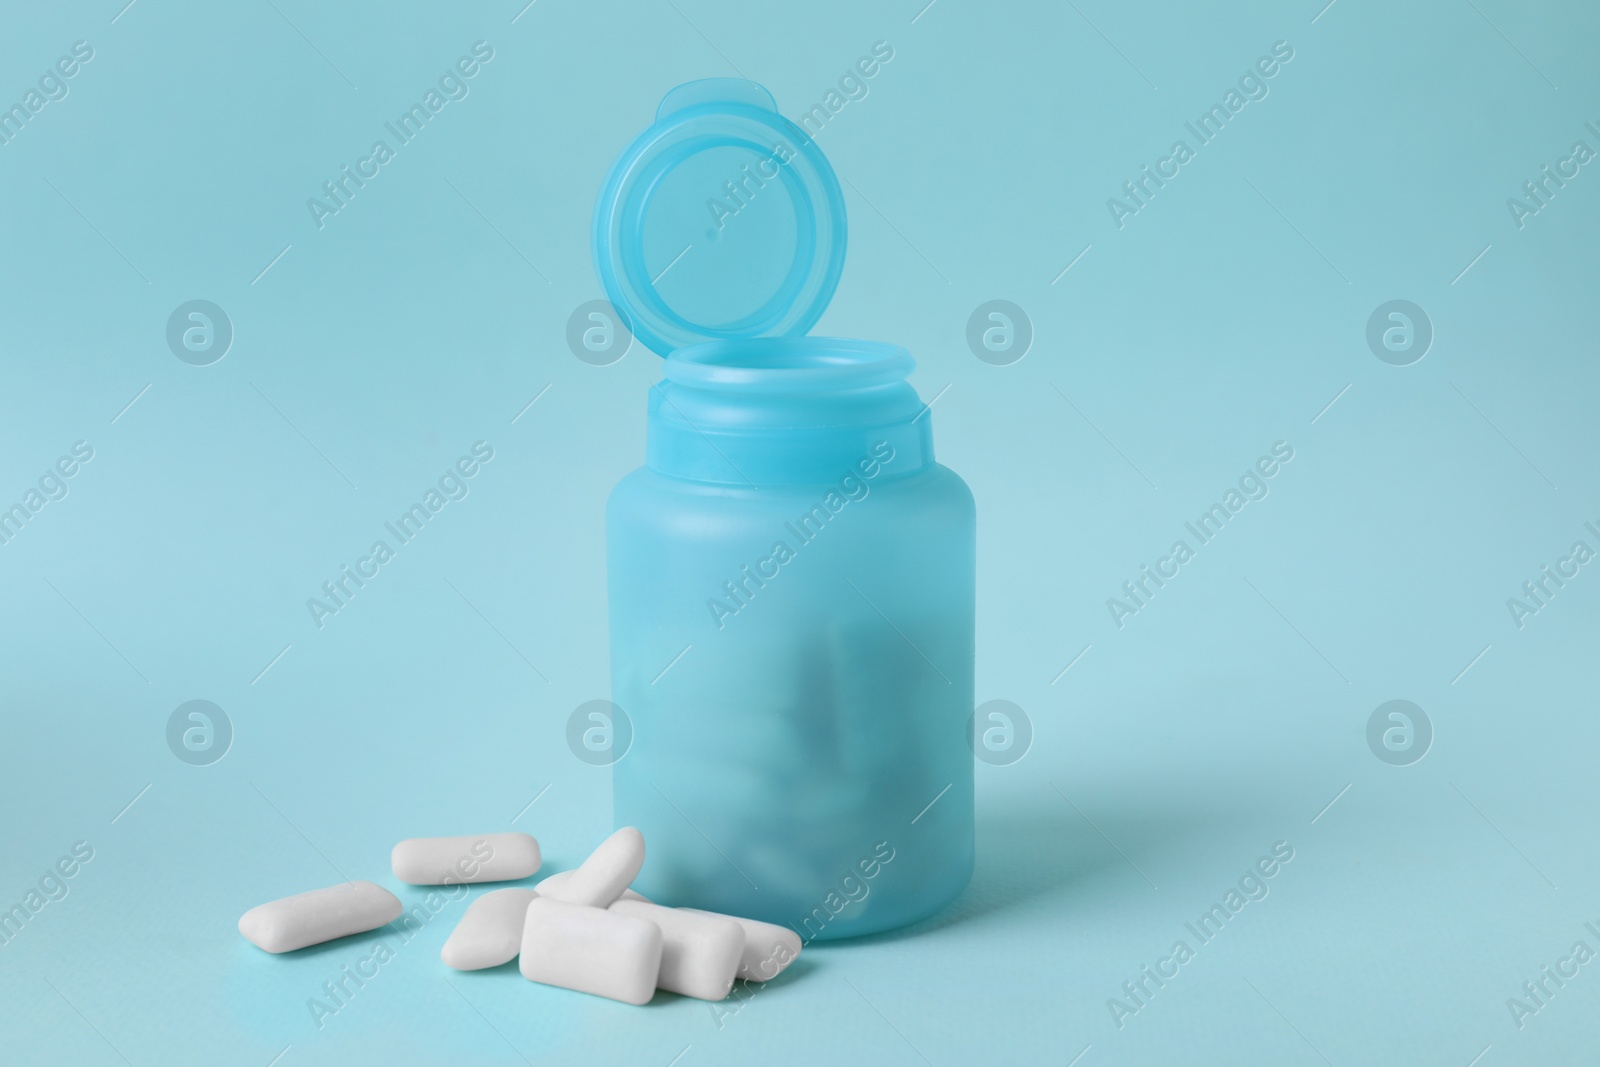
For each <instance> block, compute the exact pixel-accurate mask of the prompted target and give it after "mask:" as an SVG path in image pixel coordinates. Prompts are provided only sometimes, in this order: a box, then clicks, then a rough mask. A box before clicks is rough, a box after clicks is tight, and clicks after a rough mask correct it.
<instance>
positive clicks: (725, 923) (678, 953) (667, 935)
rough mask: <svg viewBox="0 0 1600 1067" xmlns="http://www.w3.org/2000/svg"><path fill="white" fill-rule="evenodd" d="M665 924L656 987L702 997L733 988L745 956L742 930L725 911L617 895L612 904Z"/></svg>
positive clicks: (616, 911)
mask: <svg viewBox="0 0 1600 1067" xmlns="http://www.w3.org/2000/svg"><path fill="white" fill-rule="evenodd" d="M607 910H608V911H610V913H611V914H613V915H625V916H630V917H632V918H635V919H639V920H641V921H644V922H650V923H654V924H655V925H656V926H658V927H660V928H661V973H660V974H659V975H658V976H657V977H656V988H657V989H665V990H667V991H668V992H670V993H681V994H682V995H683V996H686V997H698V998H699V999H701V1000H721V999H722V998H724V997H726V996H727V995H728V991H729V990H730V989H732V988H733V976H734V974H735V973H736V972H737V971H738V970H739V964H740V962H741V961H742V960H743V958H744V945H745V938H744V930H743V929H741V928H740V926H739V924H738V923H736V922H734V921H733V920H732V919H730V918H728V917H727V916H725V915H714V914H712V913H711V912H706V911H690V910H689V909H687V908H663V907H662V906H661V905H659V904H647V903H643V902H641V901H637V900H619V901H617V902H616V903H615V904H612V905H611V907H610V908H609V909H607Z"/></svg>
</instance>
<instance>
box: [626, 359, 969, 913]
mask: <svg viewBox="0 0 1600 1067" xmlns="http://www.w3.org/2000/svg"><path fill="white" fill-rule="evenodd" d="M674 358H676V355H675V356H674ZM669 362H670V360H669ZM669 374H670V370H669ZM873 388H876V389H878V391H879V392H880V393H883V394H884V396H887V394H888V393H890V392H894V390H893V389H891V388H888V387H873ZM898 388H899V389H900V390H901V391H902V392H896V393H894V396H895V398H897V399H895V400H893V402H890V401H888V400H885V399H884V396H880V397H879V398H878V400H876V401H873V402H871V403H865V404H863V403H855V405H854V406H855V408H856V411H855V413H854V414H850V413H848V409H850V408H851V406H852V401H851V400H850V398H848V397H844V398H841V397H839V396H834V397H831V398H830V396H829V395H828V394H829V393H830V392H835V393H836V392H839V391H838V390H833V389H831V387H830V388H827V389H820V390H813V391H812V395H811V396H810V397H809V398H808V399H807V400H806V401H805V402H804V403H801V404H799V406H798V407H795V406H794V405H792V404H790V405H788V406H789V410H788V412H787V413H786V414H781V415H778V416H773V415H772V413H771V412H770V411H767V412H766V413H765V414H762V413H761V412H759V411H758V412H757V413H756V414H754V415H751V414H750V412H749V411H745V410H743V409H742V405H741V402H740V401H739V400H738V399H737V398H736V397H729V396H727V395H719V396H717V397H716V404H715V405H714V407H715V408H716V411H717V412H721V414H715V413H713V414H710V415H708V414H707V411H708V409H705V408H694V400H695V397H694V396H692V395H691V394H692V393H693V390H692V389H691V390H687V391H686V390H684V389H681V388H680V389H678V390H677V391H676V392H675V393H673V392H669V393H667V394H666V395H665V397H664V399H665V402H664V403H662V404H659V405H657V404H653V405H652V406H653V411H652V433H653V434H654V433H655V430H656V425H655V422H656V420H657V419H658V418H661V419H663V420H671V419H674V418H675V417H676V415H683V414H685V412H687V411H688V410H689V409H691V408H693V409H694V411H695V416H694V417H689V416H685V418H686V421H688V422H689V423H692V424H693V426H694V430H695V435H698V436H699V437H702V438H704V439H705V444H706V445H707V446H709V448H710V449H711V450H712V451H715V452H716V453H717V455H718V457H720V458H721V459H723V460H726V462H727V465H728V467H729V468H730V470H738V469H740V461H741V459H742V460H744V461H745V463H744V468H743V469H744V472H745V473H743V474H740V475H738V476H734V475H732V474H729V475H727V476H717V475H712V476H710V477H707V476H706V475H705V472H704V471H703V470H701V471H698V472H697V471H694V470H685V469H682V468H681V467H680V466H679V465H677V464H675V463H674V462H673V461H672V460H671V459H670V458H669V459H666V460H663V461H662V462H660V463H657V462H656V453H657V451H658V449H657V448H656V446H655V443H654V440H653V443H652V462H651V464H650V465H648V466H646V467H643V468H641V469H639V470H636V471H634V472H633V473H632V474H630V475H628V476H627V477H626V478H624V479H623V480H622V481H621V482H620V483H619V484H618V486H617V487H616V489H615V490H614V491H613V493H612V496H611V499H610V502H609V504H608V508H607V519H606V543H607V572H608V575H607V576H608V586H609V611H610V627H611V674H612V697H613V700H614V702H615V703H616V704H618V705H619V706H620V707H621V708H622V710H623V711H624V712H625V713H626V714H627V716H628V717H629V720H630V722H631V726H632V734H633V736H632V742H631V746H630V748H629V749H628V751H627V752H626V753H625V754H623V755H622V757H621V758H620V759H619V761H618V762H617V763H616V764H615V765H614V766H613V768H612V774H613V794H614V802H615V817H616V821H617V823H618V824H619V825H632V826H637V827H638V828H639V829H640V830H641V831H642V832H643V834H644V837H645V840H646V842H647V843H648V849H649V854H648V857H647V860H646V863H645V866H644V870H643V872H642V873H641V875H640V878H639V879H638V881H637V882H636V883H635V885H636V888H638V889H639V891H640V892H642V893H644V894H645V895H646V896H649V897H651V898H652V899H655V900H657V901H658V902H660V903H664V904H669V905H678V906H692V907H699V908H705V909H709V910H713V911H722V912H727V913H730V914H735V915H742V916H746V917H749V918H756V919H761V920H764V921H768V922H773V923H778V924H781V925H788V926H790V927H792V928H793V929H795V930H796V931H797V932H798V933H799V934H800V935H801V937H802V938H804V939H805V940H812V939H816V938H837V937H849V936H855V935H859V934H866V933H873V932H876V931H879V930H886V929H890V928H893V927H897V926H902V925H905V924H907V923H911V922H915V921H917V920H918V919H921V918H924V917H926V916H928V915H931V914H932V913H934V912H935V911H937V910H938V909H939V908H940V907H942V906H944V905H945V904H947V903H948V902H949V901H951V900H952V899H954V898H955V897H956V896H957V895H958V894H959V893H960V892H961V890H962V889H963V888H964V887H965V886H966V884H967V881H968V880H969V878H970V876H971V871H972V862H973V758H972V752H971V749H970V747H969V742H968V731H969V728H970V727H969V720H970V717H971V715H972V709H973V650H974V635H973V617H974V599H975V575H974V570H975V547H976V516H975V509H974V506H973V501H972V495H971V493H970V492H969V491H968V489H967V487H966V485H965V483H963V482H962V480H961V479H960V478H959V477H958V476H957V475H956V474H954V473H953V472H952V471H950V470H948V469H947V468H945V467H942V466H940V465H939V464H937V463H935V462H933V460H932V450H931V435H930V432H929V430H928V427H927V425H926V421H925V420H923V418H922V417H923V416H925V415H926V412H925V410H922V411H921V412H920V413H918V412H917V411H916V410H915V409H914V408H912V407H908V406H907V405H906V404H905V402H904V395H903V394H904V393H905V392H909V386H905V385H904V383H903V382H901V383H899V387H898ZM867 391H868V392H870V391H872V389H868V390H867ZM844 392H860V390H850V389H846V390H844ZM910 395H911V396H912V397H913V398H914V396H915V394H914V393H911V394H910ZM857 399H858V400H859V398H857ZM880 401H881V402H880ZM786 403H787V402H786V401H780V402H779V404H778V406H779V407H783V406H784V405H785V404H786ZM759 406H760V405H759V404H758V405H757V407H759ZM657 408H659V409H660V410H655V409H657ZM669 408H670V409H671V410H668V409H669ZM829 411H832V412H833V413H834V414H833V415H828V414H827V412H829ZM841 411H844V412H846V413H845V414H842V415H841V414H840V412H841ZM730 412H731V413H730ZM863 412H865V413H866V414H865V416H864V417H862V414H863ZM663 413H665V414H663ZM674 413H676V415H675V414H674ZM913 415H917V416H918V421H922V425H921V426H916V425H914V424H913V423H912V422H910V421H908V420H909V418H910V417H911V416H913ZM763 420H765V422H767V423H772V422H776V423H778V424H780V425H775V426H774V425H764V424H763V425H755V426H754V427H752V425H750V424H751V423H752V422H754V423H757V424H761V423H763ZM819 421H820V422H821V423H823V424H826V423H828V422H829V421H832V422H833V423H835V425H833V426H828V425H818V422H819ZM784 423H787V425H781V424H784ZM719 424H720V426H719ZM720 429H726V430H727V431H728V432H727V433H726V434H722V433H720V432H719V430H720ZM665 432H666V431H665V430H663V433H665ZM808 435H809V436H808ZM693 437H694V435H688V434H686V435H685V440H686V441H692V440H693ZM785 440H787V441H788V442H789V444H790V445H793V446H795V447H804V449H805V454H806V455H807V457H809V458H808V459H807V460H806V461H805V462H802V463H800V464H799V465H798V466H795V467H793V468H792V469H786V470H784V471H781V472H775V469H774V468H770V467H768V466H766V465H764V461H763V460H762V458H761V457H762V455H763V454H765V453H764V452H763V450H764V449H771V450H775V451H776V452H778V453H781V451H782V446H783V443H784V441H785ZM818 442H822V443H818ZM686 447H687V446H686ZM694 447H699V445H698V444H696V445H695V446H694ZM706 456H707V459H708V461H711V460H710V454H709V453H706ZM663 468H664V469H663ZM825 471H830V472H831V473H824V472H825ZM686 473H687V474H690V475H695V476H691V477H685V476H683V475H684V474H686Z"/></svg>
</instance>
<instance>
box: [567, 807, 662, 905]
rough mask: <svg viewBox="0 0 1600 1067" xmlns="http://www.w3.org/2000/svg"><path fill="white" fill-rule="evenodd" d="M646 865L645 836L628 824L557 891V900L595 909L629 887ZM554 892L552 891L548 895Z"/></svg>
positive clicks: (580, 866) (590, 855)
mask: <svg viewBox="0 0 1600 1067" xmlns="http://www.w3.org/2000/svg"><path fill="white" fill-rule="evenodd" d="M642 866H644V835H643V834H641V833H640V832H639V831H638V830H635V829H634V828H633V827H631V826H624V827H623V828H622V829H620V830H618V831H617V832H616V833H614V834H612V835H611V836H610V837H608V838H606V839H605V840H604V841H602V842H600V847H599V848H597V849H595V850H594V851H593V852H592V853H590V854H589V858H588V859H586V860H584V861H583V863H582V864H581V865H579V867H578V869H577V870H575V871H573V872H572V876H571V877H570V878H567V879H565V880H564V881H563V882H562V883H561V885H560V888H559V889H557V890H556V892H555V894H553V895H554V896H555V898H556V899H559V900H563V901H566V902H567V903H568V904H587V905H588V906H589V907H591V908H604V907H607V906H608V905H610V904H611V903H612V902H613V901H615V900H616V899H617V898H618V897H620V896H622V891H623V890H624V889H626V888H628V885H629V883H631V882H632V881H633V880H634V878H635V877H637V876H638V874H639V868H640V867H642ZM547 895H551V894H547Z"/></svg>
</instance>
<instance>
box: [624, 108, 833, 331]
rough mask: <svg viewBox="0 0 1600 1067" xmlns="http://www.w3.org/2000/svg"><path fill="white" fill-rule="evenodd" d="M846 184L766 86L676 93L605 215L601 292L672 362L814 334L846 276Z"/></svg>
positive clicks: (629, 162) (631, 157) (635, 147)
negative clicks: (729, 345)
mask: <svg viewBox="0 0 1600 1067" xmlns="http://www.w3.org/2000/svg"><path fill="white" fill-rule="evenodd" d="M844 249H845V211H844V196H843V195H842V194H841V192H840V190H839V179H838V178H837V176H835V174H834V173H833V167H832V166H831V165H830V164H829V163H828V160H827V157H825V156H824V155H823V154H822V151H821V149H819V148H818V147H817V146H816V142H814V141H813V140H812V139H811V137H810V136H809V135H808V134H807V133H806V132H805V131H804V130H802V129H801V128H800V127H798V126H796V125H795V124H794V123H792V122H790V121H789V120H788V119H786V118H784V117H783V116H782V115H780V114H778V108H777V104H776V103H775V102H774V101H773V99H772V94H770V93H768V92H767V90H766V89H764V88H762V87H761V86H759V85H757V84H755V83H754V82H748V81H743V80H741V79H737V78H710V79H706V80H704V81H696V82H689V83H688V84H687V85H680V86H678V87H677V88H676V89H674V90H672V91H671V92H669V93H668V94H667V95H666V97H665V98H663V99H662V101H661V107H660V108H659V109H658V110H657V112H656V121H655V124H654V125H652V126H651V127H650V128H649V129H647V130H645V131H644V133H642V134H641V135H640V136H639V137H638V138H637V139H636V140H635V141H634V142H633V143H632V144H631V145H629V146H628V147H627V149H626V150H624V151H623V153H622V155H620V156H618V157H617V160H616V162H615V163H613V164H612V165H611V170H610V171H609V172H608V173H607V174H606V179H605V182H604V184H603V185H602V186H601V189H600V198H599V200H598V201H597V202H596V203H595V211H594V259H595V266H596V267H597V269H598V270H599V272H600V281H601V284H602V285H604V286H605V290H606V295H607V296H608V297H609V298H610V299H611V303H612V305H613V306H614V307H615V308H616V309H617V311H618V312H619V313H620V314H621V315H622V317H623V318H624V319H625V320H626V321H627V325H628V328H629V329H630V330H632V331H633V335H634V336H635V337H637V338H638V339H639V340H640V341H643V342H644V343H645V344H646V345H648V346H649V347H650V348H651V349H652V350H654V351H655V352H656V353H657V354H659V355H663V356H665V355H668V354H670V353H671V352H673V351H674V350H676V349H678V348H682V347H684V346H685V345H689V344H695V343H698V342H702V341H718V340H734V339H738V338H749V337H789V336H795V335H800V334H804V333H805V332H806V331H807V330H809V329H810V328H811V327H812V326H813V325H815V323H816V321H817V319H819V318H820V317H821V316H822V312H823V310H824V309H825V308H826V307H827V306H828V301H829V300H831V299H832V298H833V293H834V290H835V288H837V286H838V284H839V274H840V272H841V271H842V270H843V269H844Z"/></svg>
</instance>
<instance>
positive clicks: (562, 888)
mask: <svg viewBox="0 0 1600 1067" xmlns="http://www.w3.org/2000/svg"><path fill="white" fill-rule="evenodd" d="M574 873H576V872H574V871H559V872H557V873H555V874H552V875H551V876H550V877H548V878H546V879H544V880H543V881H541V882H536V883H535V884H534V887H533V888H534V889H535V890H536V891H537V892H538V894H539V895H540V896H542V897H550V898H552V899H554V900H567V896H566V885H567V883H568V882H570V881H571V880H572V876H573V874H574ZM617 899H619V900H642V901H644V903H646V904H649V903H650V900H649V899H647V898H645V897H642V896H640V895H639V894H638V893H635V892H634V891H633V890H631V889H624V890H623V891H622V896H620V897H618V898H617ZM567 902H568V903H569V904H570V903H574V902H573V901H570V900H568V901H567Z"/></svg>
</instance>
